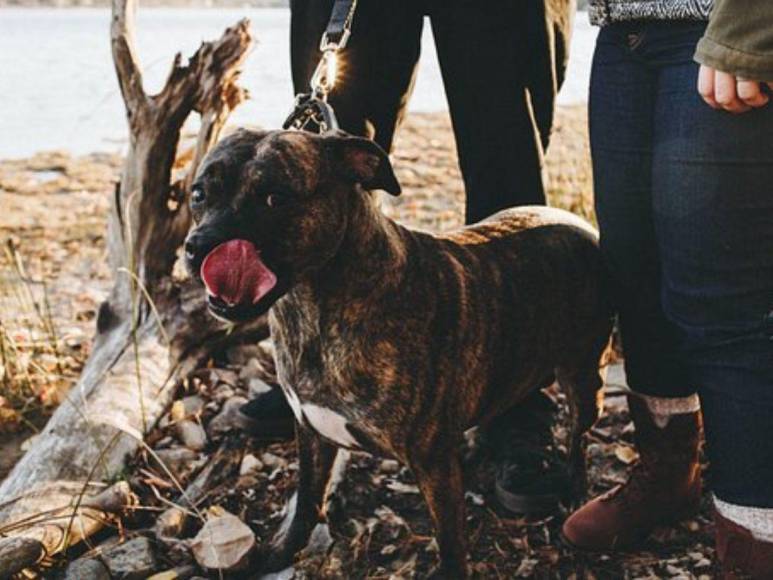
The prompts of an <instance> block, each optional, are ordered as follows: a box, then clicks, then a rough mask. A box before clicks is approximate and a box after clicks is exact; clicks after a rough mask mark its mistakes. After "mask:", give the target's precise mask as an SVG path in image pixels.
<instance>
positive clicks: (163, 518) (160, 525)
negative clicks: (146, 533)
mask: <svg viewBox="0 0 773 580" xmlns="http://www.w3.org/2000/svg"><path fill="white" fill-rule="evenodd" d="M185 519H186V516H185V512H184V511H183V510H182V509H180V508H178V507H171V508H169V509H168V510H166V511H164V512H162V513H161V515H160V516H158V518H156V524H155V526H154V530H155V532H156V535H157V536H159V537H161V538H176V537H178V536H179V535H180V534H181V533H182V531H183V528H184V527H185Z"/></svg>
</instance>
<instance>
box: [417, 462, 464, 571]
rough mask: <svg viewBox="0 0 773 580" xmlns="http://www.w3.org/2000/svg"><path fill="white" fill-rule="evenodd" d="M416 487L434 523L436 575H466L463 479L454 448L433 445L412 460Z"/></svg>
mask: <svg viewBox="0 0 773 580" xmlns="http://www.w3.org/2000/svg"><path fill="white" fill-rule="evenodd" d="M411 469H413V472H414V474H415V475H416V479H417V480H418V483H419V489H421V493H422V494H423V496H424V500H425V501H426V502H427V505H428V507H429V512H430V515H431V516H432V520H433V522H434V524H435V533H436V536H437V542H438V547H439V548H440V568H439V569H438V570H437V571H436V572H435V573H434V575H433V577H435V578H444V579H456V578H467V577H468V575H469V570H468V568H467V541H466V539H465V531H464V528H465V507H464V488H463V486H464V482H463V478H462V465H461V460H460V457H459V454H458V452H457V449H456V448H451V449H447V448H445V447H444V448H443V449H437V448H436V449H433V450H432V452H431V453H426V454H422V457H421V458H416V460H415V461H412V464H411Z"/></svg>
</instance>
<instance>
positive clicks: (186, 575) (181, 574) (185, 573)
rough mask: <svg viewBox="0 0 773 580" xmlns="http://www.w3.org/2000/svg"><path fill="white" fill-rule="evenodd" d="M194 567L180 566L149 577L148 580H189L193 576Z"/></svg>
mask: <svg viewBox="0 0 773 580" xmlns="http://www.w3.org/2000/svg"><path fill="white" fill-rule="evenodd" d="M193 572H194V570H193V567H192V566H178V567H177V568H172V569H171V570H165V571H163V572H159V573H158V574H153V576H150V577H148V580H188V579H190V578H191V576H193Z"/></svg>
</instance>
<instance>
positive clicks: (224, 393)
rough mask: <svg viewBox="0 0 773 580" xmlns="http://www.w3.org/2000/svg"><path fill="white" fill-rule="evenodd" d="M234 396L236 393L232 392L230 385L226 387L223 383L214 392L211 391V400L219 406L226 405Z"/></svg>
mask: <svg viewBox="0 0 773 580" xmlns="http://www.w3.org/2000/svg"><path fill="white" fill-rule="evenodd" d="M235 396H236V391H234V389H233V387H231V385H226V384H225V383H223V384H222V385H218V386H217V387H216V388H215V390H214V391H212V400H213V401H215V402H216V403H218V404H221V405H222V404H223V403H227V402H228V401H229V400H230V399H232V398H233V397H235Z"/></svg>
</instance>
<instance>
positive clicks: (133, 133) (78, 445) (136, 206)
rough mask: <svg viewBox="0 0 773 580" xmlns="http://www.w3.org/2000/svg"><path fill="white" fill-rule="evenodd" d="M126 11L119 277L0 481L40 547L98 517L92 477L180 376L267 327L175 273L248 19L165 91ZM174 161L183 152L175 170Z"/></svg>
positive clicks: (121, 19)
mask: <svg viewBox="0 0 773 580" xmlns="http://www.w3.org/2000/svg"><path fill="white" fill-rule="evenodd" d="M134 11H135V6H134V0H113V4H112V23H111V45H112V51H113V59H114V62H115V68H116V73H117V76H118V81H119V85H120V88H121V94H122V95H123V99H124V102H125V104H126V114H127V120H128V125H129V135H130V146H129V151H128V154H127V158H126V162H125V166H124V169H123V172H122V176H121V181H120V184H119V185H118V186H117V188H116V190H115V195H114V196H113V200H112V201H113V203H112V208H111V212H110V218H109V226H108V249H109V259H110V264H111V266H112V269H113V272H114V273H115V283H114V287H113V289H112V292H111V294H110V296H109V298H108V299H107V300H106V301H105V302H104V303H103V304H102V305H101V307H100V309H99V314H98V317H97V330H96V335H95V337H94V342H93V349H92V353H91V355H90V357H89V359H88V361H87V363H86V365H85V367H84V370H83V373H82V375H81V378H80V380H79V382H78V384H77V386H76V387H75V388H74V389H73V390H72V391H71V393H70V395H69V399H68V400H67V401H66V402H64V403H63V404H62V405H61V406H60V407H59V409H57V411H56V412H55V413H54V415H53V416H52V417H51V419H50V420H49V422H48V425H47V426H46V428H45V430H44V431H43V432H42V433H41V434H40V435H38V436H37V437H36V440H35V442H34V443H33V445H32V447H31V448H30V450H29V451H28V452H27V454H26V455H25V456H24V457H23V458H22V459H21V460H20V461H19V463H18V464H17V465H16V466H15V468H14V469H13V471H12V472H11V473H10V474H9V475H8V477H7V478H6V480H5V481H4V482H3V483H2V485H0V535H3V536H15V537H27V538H33V539H34V541H38V542H40V543H41V545H42V546H43V549H44V552H45V553H46V554H47V555H51V554H53V553H55V552H57V551H60V550H62V549H63V548H65V547H66V546H67V545H69V544H72V543H74V542H76V541H78V540H80V539H82V538H84V537H87V536H88V535H90V534H91V533H94V532H95V531H96V530H97V529H99V527H101V526H102V525H103V524H104V519H105V518H104V517H102V516H101V515H100V513H101V512H100V510H99V509H97V508H94V507H88V508H87V507H86V506H85V504H87V503H90V502H91V500H90V499H89V498H90V496H91V495H92V494H93V492H94V490H101V489H103V488H104V486H100V485H92V482H97V483H98V482H102V481H106V480H109V479H110V478H114V477H115V476H116V474H117V473H119V472H120V470H121V469H122V467H123V465H124V463H125V460H126V458H127V457H128V456H129V455H130V454H132V453H134V452H136V451H137V449H138V447H139V446H140V445H141V441H140V440H141V438H142V436H143V434H144V433H146V432H147V430H148V429H149V428H150V427H151V426H152V425H153V424H154V423H155V422H156V420H157V419H158V418H159V417H160V416H161V414H162V413H163V412H164V410H165V409H166V408H167V406H168V404H169V403H170V402H171V398H172V396H173V394H174V386H175V382H176V380H175V379H176V377H178V376H179V375H180V374H181V373H185V372H186V371H188V370H189V369H191V368H193V367H194V366H195V365H196V363H198V362H199V361H200V360H201V359H202V358H203V357H206V356H208V354H209V353H210V350H211V349H212V348H214V347H217V346H219V343H220V344H222V341H225V340H229V341H233V340H238V339H239V338H240V337H243V336H245V335H247V334H249V333H253V332H254V333H257V334H258V335H260V334H261V333H262V330H261V329H260V328H257V327H256V326H253V327H251V328H236V329H226V328H224V327H223V326H222V325H220V324H218V323H216V322H215V321H214V319H212V317H210V316H209V315H208V314H207V313H206V312H205V305H204V302H203V299H202V294H203V293H202V292H201V291H200V290H199V289H198V288H194V287H193V286H192V285H191V284H190V283H189V282H186V281H185V280H184V279H182V280H179V279H178V277H175V276H173V268H174V266H175V262H176V260H177V254H178V251H179V248H180V246H181V244H182V241H183V239H184V237H185V234H186V232H187V230H188V228H189V225H190V215H189V212H188V209H187V203H185V201H186V196H187V193H188V190H189V188H190V184H191V181H192V179H193V176H194V173H195V171H196V168H197V167H198V165H199V163H200V162H201V160H202V158H203V157H204V155H205V154H206V152H207V151H208V150H209V148H210V147H211V146H212V145H213V143H214V142H215V141H216V140H217V138H218V135H219V133H220V130H221V128H222V127H223V124H224V123H225V120H226V119H227V117H228V115H229V113H230V112H231V111H232V110H233V108H234V107H236V106H237V105H238V104H239V103H240V102H241V101H242V100H243V99H244V97H245V93H244V91H243V90H242V89H240V88H239V87H238V86H237V85H236V80H237V78H238V75H239V69H240V66H241V64H242V62H243V60H244V58H245V57H246V55H247V52H248V49H249V47H250V45H251V38H250V34H249V28H248V22H247V21H241V22H239V23H238V24H236V25H235V26H234V27H232V28H229V29H227V30H226V31H225V33H224V34H223V36H222V37H221V38H220V39H219V40H217V41H215V42H207V43H203V44H202V45H201V47H200V48H199V49H198V51H197V52H196V53H195V54H194V55H193V57H191V59H190V60H189V61H188V63H187V64H183V63H182V59H181V57H180V55H179V54H178V55H177V57H176V58H175V61H174V64H173V66H172V70H171V72H170V74H169V77H168V79H167V81H166V84H165V86H164V88H163V89H162V90H161V92H160V93H158V94H156V95H148V94H146V93H145V91H144V89H143V85H142V73H141V69H140V66H139V63H138V61H137V58H136V54H135V50H134V44H133V43H134V40H133V37H134V34H133V29H134ZM193 111H195V112H197V113H199V115H200V117H201V128H200V130H199V133H198V138H197V140H196V143H195V146H194V148H193V151H192V153H191V152H189V153H188V154H186V155H181V154H179V152H178V148H179V140H180V131H181V128H182V126H183V123H184V122H185V120H186V119H187V118H188V116H189V115H190V114H191V112H193ZM183 157H184V158H185V159H186V160H189V161H188V162H187V164H186V166H185V167H184V168H183V167H178V166H180V165H183V162H182V158H183ZM176 160H177V165H176ZM81 500H82V501H81ZM76 506H78V507H77V508H76ZM46 516H49V517H46ZM14 545H16V546H18V550H19V553H18V554H17V556H18V558H17V560H15V561H16V562H17V563H18V565H22V564H24V565H31V564H34V563H35V561H36V560H37V559H38V558H39V557H40V556H41V553H40V551H39V550H38V551H36V550H35V549H31V547H30V546H32V544H30V543H29V542H21V541H17V542H16V544H14ZM9 547H13V546H11V544H5V545H4V549H6V551H5V552H2V551H0V553H3V554H7V549H8V548H9ZM2 549H3V548H0V550H2ZM0 575H2V574H0Z"/></svg>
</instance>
